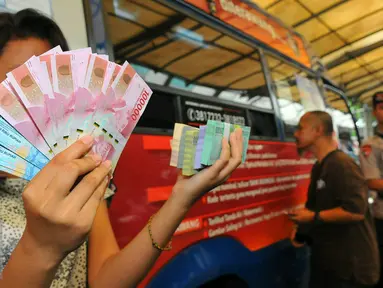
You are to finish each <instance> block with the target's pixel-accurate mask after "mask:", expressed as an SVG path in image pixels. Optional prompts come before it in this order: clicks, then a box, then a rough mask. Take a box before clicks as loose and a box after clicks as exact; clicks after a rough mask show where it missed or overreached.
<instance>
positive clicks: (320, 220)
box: [313, 211, 323, 224]
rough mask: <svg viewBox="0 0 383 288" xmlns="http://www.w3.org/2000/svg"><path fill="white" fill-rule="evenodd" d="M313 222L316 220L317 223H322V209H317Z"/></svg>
mask: <svg viewBox="0 0 383 288" xmlns="http://www.w3.org/2000/svg"><path fill="white" fill-rule="evenodd" d="M313 222H314V223H315V224H320V223H322V222H323V218H322V217H321V215H320V211H316V212H315V213H314V218H313Z"/></svg>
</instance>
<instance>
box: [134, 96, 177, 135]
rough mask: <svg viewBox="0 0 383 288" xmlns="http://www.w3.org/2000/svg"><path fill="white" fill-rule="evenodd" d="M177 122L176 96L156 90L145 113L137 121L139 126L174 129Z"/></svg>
mask: <svg viewBox="0 0 383 288" xmlns="http://www.w3.org/2000/svg"><path fill="white" fill-rule="evenodd" d="M175 122H176V115H175V97H173V96H171V95H167V94H164V93H159V92H154V93H153V95H152V97H151V98H150V101H149V103H148V105H147V106H146V109H145V113H144V114H143V115H142V117H141V119H140V120H139V121H138V123H137V127H139V128H153V127H155V128H158V129H161V130H166V131H169V130H172V129H173V126H174V123H175Z"/></svg>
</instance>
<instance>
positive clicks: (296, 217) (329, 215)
mask: <svg viewBox="0 0 383 288" xmlns="http://www.w3.org/2000/svg"><path fill="white" fill-rule="evenodd" d="M314 216H315V212H314V211H311V210H308V209H307V208H304V209H301V210H297V211H294V213H292V214H290V215H289V217H290V219H291V220H292V221H294V222H296V223H309V222H312V221H314ZM319 216H320V218H321V219H322V221H323V222H325V223H349V222H358V221H362V220H363V219H364V215H363V214H358V213H352V212H349V211H346V210H344V209H343V208H342V207H337V208H334V209H330V210H323V211H320V212H319Z"/></svg>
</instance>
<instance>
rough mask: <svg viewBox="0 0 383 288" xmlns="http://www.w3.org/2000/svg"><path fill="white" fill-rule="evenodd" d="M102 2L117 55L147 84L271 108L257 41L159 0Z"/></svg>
mask: <svg viewBox="0 0 383 288" xmlns="http://www.w3.org/2000/svg"><path fill="white" fill-rule="evenodd" d="M105 8H106V12H107V25H108V27H109V29H108V30H109V31H110V38H111V40H112V43H113V47H114V52H115V53H114V54H115V58H116V61H117V62H119V63H122V62H123V61H125V60H128V61H129V63H131V64H132V65H133V67H134V68H135V69H136V71H137V72H138V73H139V74H140V75H141V76H142V77H143V79H144V80H145V81H147V82H148V83H149V85H150V84H156V85H159V86H160V87H159V89H161V86H162V87H167V89H169V88H172V89H173V90H174V91H177V90H178V91H179V90H183V91H187V92H191V93H193V94H197V95H200V96H203V97H206V98H215V99H221V100H224V102H226V103H227V102H232V103H239V104H244V105H250V106H251V107H254V108H255V109H257V108H259V109H262V110H268V111H270V112H271V113H273V108H272V104H271V100H270V97H269V92H268V89H267V85H266V82H265V77H264V72H263V68H262V64H261V61H260V56H259V53H258V49H257V48H256V47H253V46H250V45H247V44H245V43H242V42H241V41H239V40H237V39H234V38H233V37H231V36H229V35H227V34H225V33H222V32H221V31H218V30H216V29H213V28H211V27H209V26H208V25H206V24H203V23H201V22H198V21H197V20H195V19H191V18H189V17H188V16H187V15H185V14H182V13H180V12H178V11H175V10H173V9H171V8H169V7H166V6H164V5H162V4H160V3H158V2H157V1H152V0H147V1H112V0H108V1H105ZM175 93H176V92H175ZM146 114H149V113H146Z"/></svg>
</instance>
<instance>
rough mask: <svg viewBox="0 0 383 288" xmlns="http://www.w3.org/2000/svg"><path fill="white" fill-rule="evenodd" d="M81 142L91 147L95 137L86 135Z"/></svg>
mask: <svg viewBox="0 0 383 288" xmlns="http://www.w3.org/2000/svg"><path fill="white" fill-rule="evenodd" d="M80 140H81V142H82V143H84V144H85V145H90V144H91V143H93V137H92V136H90V135H86V136H84V137H82V138H81V139H80Z"/></svg>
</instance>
